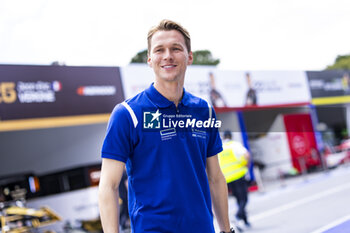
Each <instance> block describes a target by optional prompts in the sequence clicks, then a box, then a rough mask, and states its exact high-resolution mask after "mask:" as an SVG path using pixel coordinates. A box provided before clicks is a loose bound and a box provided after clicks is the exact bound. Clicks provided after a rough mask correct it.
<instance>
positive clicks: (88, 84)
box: [0, 65, 124, 122]
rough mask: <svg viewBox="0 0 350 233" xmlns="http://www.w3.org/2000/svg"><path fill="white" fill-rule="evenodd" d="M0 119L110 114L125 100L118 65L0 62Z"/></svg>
mask: <svg viewBox="0 0 350 233" xmlns="http://www.w3.org/2000/svg"><path fill="white" fill-rule="evenodd" d="M0 73H1V76H0V121H1V122H6V121H12V120H25V119H38V118H39V119H40V118H54V117H56V118H57V117H67V116H79V115H84V116H86V115H95V116H96V114H109V113H110V112H111V111H112V109H113V107H114V106H115V105H116V104H117V103H120V102H122V101H123V100H124V94H123V89H122V86H121V80H120V72H119V68H118V67H69V66H31V65H0Z"/></svg>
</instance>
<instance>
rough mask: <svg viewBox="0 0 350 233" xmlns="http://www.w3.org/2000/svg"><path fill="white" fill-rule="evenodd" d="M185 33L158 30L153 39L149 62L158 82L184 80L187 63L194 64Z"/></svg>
mask: <svg viewBox="0 0 350 233" xmlns="http://www.w3.org/2000/svg"><path fill="white" fill-rule="evenodd" d="M192 61H193V57H192V52H190V53H188V51H187V47H186V44H185V38H184V37H183V35H182V34H181V33H180V32H178V31H176V30H171V31H158V32H156V33H155V34H154V35H153V37H152V39H151V49H150V52H149V56H148V64H149V66H150V67H152V68H153V70H154V73H155V75H156V81H158V82H176V81H183V80H184V77H185V72H186V68H187V65H190V64H192Z"/></svg>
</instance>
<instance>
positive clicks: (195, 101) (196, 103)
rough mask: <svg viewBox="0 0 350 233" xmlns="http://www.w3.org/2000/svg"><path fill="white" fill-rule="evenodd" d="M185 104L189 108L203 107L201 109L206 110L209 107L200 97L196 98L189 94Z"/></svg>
mask: <svg viewBox="0 0 350 233" xmlns="http://www.w3.org/2000/svg"><path fill="white" fill-rule="evenodd" d="M186 94H187V96H188V97H187V100H186V101H187V103H188V104H189V105H190V106H191V107H203V108H208V106H210V104H209V102H208V101H207V100H205V99H203V98H201V97H198V96H196V95H194V94H192V93H190V92H187V93H186Z"/></svg>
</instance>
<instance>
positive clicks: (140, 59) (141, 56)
mask: <svg viewBox="0 0 350 233" xmlns="http://www.w3.org/2000/svg"><path fill="white" fill-rule="evenodd" d="M130 63H147V49H145V50H142V51H140V52H138V53H137V54H136V55H135V56H134V57H133V58H132V59H131V61H130ZM219 63H220V59H214V58H213V56H212V54H211V52H210V51H209V50H197V51H194V52H193V65H209V66H216V65H218V64H219Z"/></svg>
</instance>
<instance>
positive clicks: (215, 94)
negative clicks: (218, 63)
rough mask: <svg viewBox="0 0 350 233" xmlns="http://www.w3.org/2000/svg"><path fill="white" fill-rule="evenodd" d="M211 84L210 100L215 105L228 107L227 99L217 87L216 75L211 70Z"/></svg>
mask: <svg viewBox="0 0 350 233" xmlns="http://www.w3.org/2000/svg"><path fill="white" fill-rule="evenodd" d="M209 85H210V93H209V95H210V102H211V104H212V106H213V107H226V106H227V104H226V101H225V100H224V98H223V97H222V95H221V94H220V92H219V91H218V90H217V89H216V83H215V76H214V74H213V73H212V72H209Z"/></svg>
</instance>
